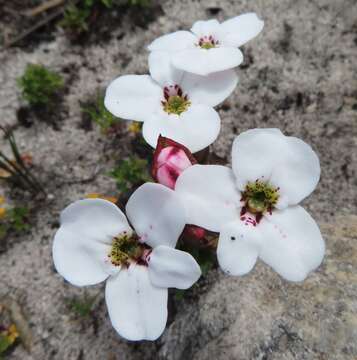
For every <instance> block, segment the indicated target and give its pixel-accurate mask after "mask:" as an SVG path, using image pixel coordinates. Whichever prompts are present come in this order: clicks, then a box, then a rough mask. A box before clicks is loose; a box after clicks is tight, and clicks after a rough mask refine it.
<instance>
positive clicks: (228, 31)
mask: <svg viewBox="0 0 357 360" xmlns="http://www.w3.org/2000/svg"><path fill="white" fill-rule="evenodd" d="M263 27H264V21H262V20H260V19H259V18H258V16H257V15H256V14H255V13H247V14H243V15H239V16H236V17H234V18H232V19H229V20H227V21H224V22H223V23H222V24H221V25H220V30H221V32H222V33H223V34H224V35H222V43H223V45H225V46H234V47H239V46H242V45H243V44H245V43H247V42H248V41H249V40H251V39H253V38H254V37H256V36H257V35H258V34H259V33H260V32H261V31H262V29H263Z"/></svg>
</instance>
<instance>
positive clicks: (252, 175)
mask: <svg viewBox="0 0 357 360" xmlns="http://www.w3.org/2000/svg"><path fill="white" fill-rule="evenodd" d="M283 143H284V141H283V134H282V133H281V131H280V130H278V129H252V130H248V131H244V132H242V133H241V134H240V135H239V136H237V137H236V138H235V140H234V142H233V146H232V168H233V171H234V174H235V175H236V178H237V184H238V187H239V189H240V190H244V187H245V185H246V183H247V182H248V181H255V180H257V179H261V180H269V178H270V176H271V174H272V172H273V168H274V166H275V164H276V162H277V158H276V156H279V153H280V152H281V149H282V147H283Z"/></svg>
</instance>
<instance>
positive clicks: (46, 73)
mask: <svg viewBox="0 0 357 360" xmlns="http://www.w3.org/2000/svg"><path fill="white" fill-rule="evenodd" d="M17 83H18V86H19V87H20V89H21V92H22V97H23V98H24V99H25V100H27V101H28V102H29V104H30V105H42V106H45V105H49V104H51V102H52V101H53V99H54V96H55V95H56V94H57V93H58V92H59V90H61V89H62V88H63V85H64V82H63V79H62V77H61V75H59V74H57V73H56V72H54V71H51V70H48V69H47V68H46V67H45V66H43V65H39V64H28V65H27V67H26V69H25V72H24V74H23V75H22V76H21V77H20V78H19V79H18V80H17Z"/></svg>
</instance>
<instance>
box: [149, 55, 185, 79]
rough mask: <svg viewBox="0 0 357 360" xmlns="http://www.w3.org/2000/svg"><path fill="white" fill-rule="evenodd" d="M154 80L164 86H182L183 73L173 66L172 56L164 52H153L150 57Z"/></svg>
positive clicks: (150, 67) (151, 72)
mask: <svg viewBox="0 0 357 360" xmlns="http://www.w3.org/2000/svg"><path fill="white" fill-rule="evenodd" d="M149 69H150V74H151V76H152V78H153V79H154V80H155V81H157V82H158V83H159V84H160V85H162V86H167V85H175V84H180V83H181V80H182V77H183V71H182V70H179V69H177V68H175V67H173V66H172V64H171V55H170V54H169V53H168V52H164V51H153V52H151V53H150V55H149Z"/></svg>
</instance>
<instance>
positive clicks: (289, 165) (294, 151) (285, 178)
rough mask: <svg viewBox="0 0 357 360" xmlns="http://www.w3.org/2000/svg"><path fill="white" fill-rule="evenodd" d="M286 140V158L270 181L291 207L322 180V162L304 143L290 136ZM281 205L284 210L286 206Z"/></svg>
mask: <svg viewBox="0 0 357 360" xmlns="http://www.w3.org/2000/svg"><path fill="white" fill-rule="evenodd" d="M285 140H286V145H285V147H284V153H283V155H284V156H282V158H281V160H280V163H279V164H277V166H276V167H275V168H274V171H273V174H272V176H271V179H270V181H271V182H272V183H273V184H276V185H277V186H279V187H280V191H279V193H280V194H281V199H282V200H283V199H284V198H285V199H286V202H287V203H288V204H289V205H296V204H298V203H299V202H300V201H302V200H303V199H304V198H306V197H307V196H308V195H310V194H311V193H312V192H313V191H314V189H315V188H316V186H317V184H318V182H319V179H320V171H321V170H320V162H319V158H318V157H317V155H316V153H315V152H314V151H313V150H312V148H311V147H310V145H308V144H306V143H305V142H304V141H302V140H300V139H297V138H295V137H290V136H289V137H285ZM280 205H281V206H280V208H284V204H280ZM277 206H279V202H278V204H277Z"/></svg>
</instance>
